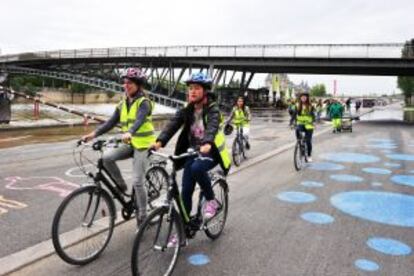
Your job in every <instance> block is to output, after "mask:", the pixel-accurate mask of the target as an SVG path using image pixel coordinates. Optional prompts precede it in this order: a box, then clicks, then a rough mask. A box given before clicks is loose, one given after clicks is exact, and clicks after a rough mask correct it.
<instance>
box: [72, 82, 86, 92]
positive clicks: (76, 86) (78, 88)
mask: <svg viewBox="0 0 414 276" xmlns="http://www.w3.org/2000/svg"><path fill="white" fill-rule="evenodd" d="M89 90H90V86H88V85H85V84H80V83H72V84H71V85H70V91H71V92H73V93H85V92H87V91H89Z"/></svg>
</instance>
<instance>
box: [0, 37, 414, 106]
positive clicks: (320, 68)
mask: <svg viewBox="0 0 414 276" xmlns="http://www.w3.org/2000/svg"><path fill="white" fill-rule="evenodd" d="M404 47H407V46H405V45H404V43H382V44H267V45H266V44H261V45H259V44H252V45H227V46H226V45H201V46H199V45H192V46H163V47H118V48H90V49H73V50H57V51H42V52H27V53H19V54H11V55H2V56H0V70H1V71H3V72H6V73H9V74H31V75H38V76H42V77H48V78H57V79H63V80H67V81H71V82H78V83H83V84H87V85H91V86H95V87H98V88H101V89H105V90H110V91H114V92H120V91H122V88H121V87H120V86H119V85H118V84H117V83H116V81H117V80H118V79H119V69H123V68H126V67H128V66H138V67H142V68H144V70H145V72H146V73H147V75H148V76H149V83H150V85H151V87H150V88H149V90H151V91H153V93H152V97H153V98H154V99H155V100H156V101H157V102H159V103H162V101H164V103H166V104H167V105H172V106H181V105H182V104H183V102H182V101H180V100H178V99H177V92H178V86H179V84H180V82H181V80H182V78H183V77H184V76H187V75H188V74H189V73H191V72H192V71H194V70H197V71H200V70H201V71H203V70H205V71H206V72H209V74H210V75H211V76H212V78H213V81H214V86H213V89H214V88H215V87H216V86H218V85H220V86H221V87H226V86H227V85H228V84H229V83H230V82H232V81H233V80H234V78H235V76H236V73H237V72H239V73H240V74H238V76H239V77H240V81H239V83H240V91H243V90H245V89H247V88H248V87H249V85H250V82H251V81H252V79H253V77H254V75H255V74H257V73H301V74H345V75H376V76H400V75H411V76H414V58H402V57H401V53H402V49H403V48H404ZM406 49H407V48H406ZM408 51H413V49H411V48H409V49H408ZM161 84H162V85H164V86H167V90H168V91H167V92H166V91H164V92H163V95H161V93H160V89H159V87H160V85H161ZM164 90H165V89H164ZM157 95H158V96H157Z"/></svg>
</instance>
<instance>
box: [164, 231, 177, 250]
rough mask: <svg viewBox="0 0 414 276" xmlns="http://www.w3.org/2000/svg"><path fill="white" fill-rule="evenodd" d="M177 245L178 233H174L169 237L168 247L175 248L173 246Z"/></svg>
mask: <svg viewBox="0 0 414 276" xmlns="http://www.w3.org/2000/svg"><path fill="white" fill-rule="evenodd" d="M177 245H178V237H177V234H172V235H171V236H170V238H169V239H168V243H167V247H168V248H173V247H177Z"/></svg>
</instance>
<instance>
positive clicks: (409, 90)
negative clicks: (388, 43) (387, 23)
mask: <svg viewBox="0 0 414 276" xmlns="http://www.w3.org/2000/svg"><path fill="white" fill-rule="evenodd" d="M401 57H402V58H414V39H411V41H407V42H405V44H404V48H403V49H402V51H401ZM398 88H400V89H401V90H402V92H403V94H404V96H405V103H406V105H409V106H410V105H411V106H412V105H414V103H413V102H412V101H411V97H412V96H414V77H408V76H399V77H398Z"/></svg>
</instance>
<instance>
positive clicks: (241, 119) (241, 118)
mask: <svg viewBox="0 0 414 276" xmlns="http://www.w3.org/2000/svg"><path fill="white" fill-rule="evenodd" d="M233 112H234V117H233V124H235V125H238V126H243V127H245V126H247V125H248V121H247V117H246V115H245V114H244V112H243V109H240V108H237V107H235V108H233Z"/></svg>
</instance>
